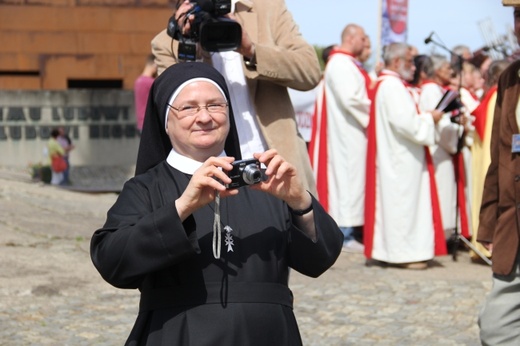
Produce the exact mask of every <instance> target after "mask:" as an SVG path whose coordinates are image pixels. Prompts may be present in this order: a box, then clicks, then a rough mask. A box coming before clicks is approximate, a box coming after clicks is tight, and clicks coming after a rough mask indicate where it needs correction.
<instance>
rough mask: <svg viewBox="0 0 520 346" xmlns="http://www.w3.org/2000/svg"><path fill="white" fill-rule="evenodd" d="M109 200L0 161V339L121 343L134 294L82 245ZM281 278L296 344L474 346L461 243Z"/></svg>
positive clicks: (485, 279)
mask: <svg viewBox="0 0 520 346" xmlns="http://www.w3.org/2000/svg"><path fill="white" fill-rule="evenodd" d="M115 199H116V194H114V193H81V192H74V191H70V190H65V189H60V188H57V187H53V186H49V185H43V184H41V183H37V182H32V181H31V180H30V178H29V175H28V173H26V172H23V171H20V170H16V169H6V168H0V345H9V346H11V345H122V344H123V342H124V340H125V339H126V337H127V335H128V333H129V331H130V329H131V327H132V325H133V322H134V319H135V316H136V313H137V305H138V298H139V297H138V293H137V292H136V291H129V290H120V289H116V288H114V287H112V286H110V285H108V284H107V283H106V282H104V281H103V280H102V279H101V278H100V276H99V274H98V273H97V272H96V270H95V269H94V268H93V266H92V264H91V262H90V258H89V253H88V248H89V240H90V236H91V235H92V232H93V231H94V230H95V229H96V228H98V227H100V226H101V225H102V223H103V221H104V218H105V214H106V211H107V210H108V208H109V207H110V206H111V205H112V203H113V202H114V201H115ZM290 286H291V289H292V290H293V292H294V295H295V313H296V317H297V319H298V322H299V325H300V330H301V333H302V337H303V340H304V344H305V345H327V346H329V345H478V344H479V341H478V327H477V314H478V310H479V309H480V306H481V305H482V302H483V299H484V297H485V295H486V293H487V292H488V291H489V289H490V287H491V272H490V268H489V267H488V266H486V265H482V264H475V263H472V262H471V261H470V259H469V255H468V253H467V252H464V251H461V252H459V257H458V261H456V262H455V261H453V260H452V258H451V257H440V258H436V259H435V260H434V261H432V262H431V263H430V268H429V269H427V270H425V271H410V270H404V269H396V268H382V267H367V266H365V260H364V257H363V256H362V255H360V254H349V253H342V254H341V256H340V258H339V259H338V261H337V262H336V264H335V265H334V266H333V267H332V268H331V269H330V270H329V271H328V272H326V273H325V274H323V275H322V276H321V277H320V278H318V279H311V278H307V277H304V276H302V275H300V274H298V273H296V272H292V274H291V279H290Z"/></svg>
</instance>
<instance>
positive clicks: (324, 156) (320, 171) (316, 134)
mask: <svg viewBox="0 0 520 346" xmlns="http://www.w3.org/2000/svg"><path fill="white" fill-rule="evenodd" d="M317 97H318V99H317V100H316V102H315V103H314V114H313V117H312V133H311V140H310V142H309V156H310V161H311V166H312V167H313V169H314V168H316V191H317V193H318V200H319V201H320V203H321V205H322V206H323V209H325V211H327V212H328V211H329V178H328V176H327V162H328V148H327V99H326V97H325V84H323V92H322V95H321V109H318V102H319V97H320V95H317ZM318 112H319V113H318ZM316 151H317V152H316Z"/></svg>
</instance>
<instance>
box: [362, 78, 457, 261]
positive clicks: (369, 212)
mask: <svg viewBox="0 0 520 346" xmlns="http://www.w3.org/2000/svg"><path fill="white" fill-rule="evenodd" d="M381 76H385V73H384V72H382V73H381ZM381 82H382V79H379V80H378V82H377V84H376V86H375V88H374V89H373V90H372V92H371V93H370V99H371V101H372V102H371V104H370V122H369V123H368V127H367V140H368V143H367V162H366V188H365V225H364V227H363V244H364V245H365V257H366V258H369V259H370V258H372V248H373V245H374V226H375V215H376V158H377V140H376V105H375V100H376V95H377V91H378V89H379V86H380V85H381ZM403 84H404V82H403ZM405 86H406V84H405ZM412 99H413V95H412ZM415 106H416V107H417V104H416V105H415ZM424 153H425V159H426V166H427V168H428V175H429V177H430V197H431V204H432V221H433V229H434V243H435V255H436V256H441V255H446V254H447V253H448V251H447V248H446V239H445V236H444V227H443V226H442V216H441V210H440V204H439V197H438V195H437V184H436V182H435V169H434V166H433V160H432V157H431V154H430V150H429V148H428V147H427V146H424Z"/></svg>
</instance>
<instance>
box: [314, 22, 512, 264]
mask: <svg viewBox="0 0 520 346" xmlns="http://www.w3.org/2000/svg"><path fill="white" fill-rule="evenodd" d="M330 47H331V50H326V52H327V55H326V56H324V59H326V67H325V71H324V73H323V78H322V81H321V84H320V85H321V86H320V87H319V88H318V89H317V90H318V92H317V100H316V107H315V109H316V111H315V114H314V119H313V130H312V136H311V141H310V143H309V155H310V158H311V163H312V166H313V172H314V176H315V179H316V183H317V193H318V196H319V199H320V202H321V203H322V204H323V205H324V207H325V208H326V210H327V211H328V212H329V213H330V214H331V215H332V216H333V217H334V219H335V220H336V221H337V222H338V224H339V226H340V228H341V229H342V231H343V233H344V235H345V244H344V251H348V252H364V253H365V256H366V258H367V263H369V264H379V265H391V266H398V267H403V268H413V269H425V268H427V266H428V261H429V260H431V259H433V258H434V256H435V255H444V254H447V253H449V252H453V251H458V250H459V249H460V246H461V245H460V243H459V241H458V239H459V237H464V238H465V239H468V240H473V246H474V247H475V249H476V251H477V253H478V254H479V255H482V254H484V255H485V256H487V257H490V256H491V255H490V253H489V252H488V251H487V250H486V249H485V248H484V247H482V246H481V245H480V244H477V242H476V240H475V239H476V234H477V230H478V224H479V223H478V217H479V210H480V201H481V198H482V187H483V179H484V176H485V174H486V172H487V168H488V166H489V162H490V159H489V157H490V153H489V137H490V134H489V131H490V128H491V124H492V118H493V110H494V96H493V95H494V94H496V83H497V78H498V75H499V74H500V73H501V72H502V71H503V70H504V69H505V68H506V67H507V65H508V64H509V63H510V61H509V60H497V61H493V59H491V57H490V56H485V55H483V53H482V52H480V51H479V52H476V54H473V53H472V52H471V50H470V49H469V48H468V47H467V46H464V45H458V46H456V47H453V49H452V52H451V54H450V53H447V55H445V56H444V55H442V54H437V53H432V54H420V53H419V52H418V51H417V49H416V48H415V47H413V46H409V45H407V44H404V43H392V44H390V45H388V46H386V47H385V48H384V51H383V56H382V64H380V65H377V68H375V69H373V70H367V69H366V67H365V66H364V65H363V63H364V62H365V61H366V60H367V52H368V54H370V53H369V52H370V39H369V37H368V36H367V35H366V34H365V32H364V30H363V28H362V27H361V26H360V25H358V24H354V23H351V24H348V25H347V26H346V27H345V29H344V30H343V32H342V34H341V42H340V44H338V45H331V46H330ZM441 100H443V101H444V102H441ZM446 101H449V102H446ZM486 131H488V135H487V136H485V132H486ZM486 140H487V141H488V142H487V145H486V143H484V142H483V141H486ZM407 157H408V158H407ZM472 256H473V258H474V259H475V260H479V256H478V255H477V254H475V253H474V252H473V251H472Z"/></svg>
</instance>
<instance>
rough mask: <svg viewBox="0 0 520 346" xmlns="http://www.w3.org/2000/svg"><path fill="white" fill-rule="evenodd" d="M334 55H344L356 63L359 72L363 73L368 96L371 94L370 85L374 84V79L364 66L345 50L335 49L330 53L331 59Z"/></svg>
mask: <svg viewBox="0 0 520 346" xmlns="http://www.w3.org/2000/svg"><path fill="white" fill-rule="evenodd" d="M334 54H343V55H347V56H350V57H351V58H352V61H353V62H354V64H355V65H356V67H357V68H358V69H359V72H361V74H362V75H363V78H365V88H366V90H367V94H368V93H369V92H370V85H371V84H372V79H371V78H370V76H369V75H368V72H367V71H366V70H365V68H364V67H363V65H362V64H361V63H360V62H359V61H358V60H357V58H356V57H355V56H354V55H353V54H352V53H349V52H345V51H344V50H339V49H334V50H332V51H331V52H330V55H329V59H330V58H331V57H332V56H333V55H334Z"/></svg>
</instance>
